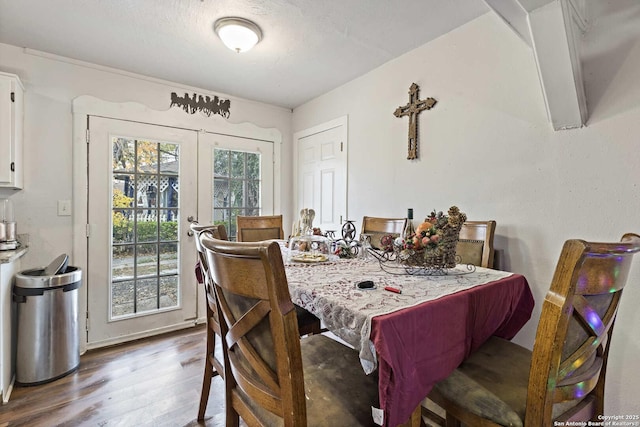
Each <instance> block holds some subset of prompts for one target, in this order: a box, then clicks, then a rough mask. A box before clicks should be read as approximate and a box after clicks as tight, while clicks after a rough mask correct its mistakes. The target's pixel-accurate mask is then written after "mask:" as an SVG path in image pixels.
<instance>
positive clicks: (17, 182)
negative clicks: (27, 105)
mask: <svg viewBox="0 0 640 427" xmlns="http://www.w3.org/2000/svg"><path fill="white" fill-rule="evenodd" d="M22 114H23V88H22V83H21V82H20V79H18V77H17V76H14V75H12V74H6V73H0V187H10V188H22V125H23V116H22Z"/></svg>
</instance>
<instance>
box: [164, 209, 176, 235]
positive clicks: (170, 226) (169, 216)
mask: <svg viewBox="0 0 640 427" xmlns="http://www.w3.org/2000/svg"><path fill="white" fill-rule="evenodd" d="M160 240H164V241H166V240H178V211H177V210H167V211H165V210H162V211H160Z"/></svg>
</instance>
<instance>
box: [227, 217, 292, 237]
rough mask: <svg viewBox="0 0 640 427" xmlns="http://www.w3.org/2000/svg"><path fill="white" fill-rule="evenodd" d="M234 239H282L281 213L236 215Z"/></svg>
mask: <svg viewBox="0 0 640 427" xmlns="http://www.w3.org/2000/svg"><path fill="white" fill-rule="evenodd" d="M236 227H237V228H236V241H238V242H260V241H262V240H271V239H280V240H282V239H284V229H283V228H282V215H262V216H240V215H239V216H237V217H236Z"/></svg>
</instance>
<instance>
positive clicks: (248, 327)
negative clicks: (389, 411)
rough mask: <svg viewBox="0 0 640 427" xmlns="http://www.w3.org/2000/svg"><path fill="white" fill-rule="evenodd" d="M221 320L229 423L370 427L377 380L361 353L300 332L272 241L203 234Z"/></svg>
mask: <svg viewBox="0 0 640 427" xmlns="http://www.w3.org/2000/svg"><path fill="white" fill-rule="evenodd" d="M202 244H203V246H204V247H205V249H206V251H207V257H208V261H209V265H210V266H211V277H212V282H213V283H214V287H215V292H216V298H217V301H218V307H219V308H220V313H221V319H222V323H221V326H222V333H223V337H224V343H225V344H224V346H223V347H224V351H225V362H228V364H227V366H226V368H227V370H226V372H225V395H226V411H227V412H226V416H227V419H226V422H227V424H226V425H227V426H238V425H239V417H241V418H242V419H243V420H244V421H245V423H246V424H247V425H248V426H258V425H261V426H275V425H284V426H307V425H309V426H336V425H342V426H374V425H375V424H374V423H373V420H372V416H371V406H372V405H373V406H378V405H379V403H378V382H377V379H376V377H375V376H373V375H371V376H367V375H365V373H364V371H363V369H362V367H361V366H360V359H359V357H358V352H357V351H355V350H353V349H351V348H349V347H347V346H344V345H343V344H341V343H339V342H337V341H334V340H332V339H331V338H328V337H326V336H324V335H321V334H319V335H312V336H310V337H307V338H305V339H302V340H301V339H300V338H299V331H298V324H297V322H296V314H295V309H294V306H293V303H292V302H291V296H290V294H289V289H288V284H287V278H286V275H285V269H284V263H283V260H282V256H281V251H280V248H279V245H278V243H277V242H273V241H263V242H255V243H243V242H225V241H222V240H216V239H210V238H207V237H203V239H202Z"/></svg>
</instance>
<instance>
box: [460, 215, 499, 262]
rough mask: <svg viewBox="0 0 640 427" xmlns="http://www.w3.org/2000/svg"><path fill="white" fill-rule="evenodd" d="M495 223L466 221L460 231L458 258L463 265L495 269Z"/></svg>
mask: <svg viewBox="0 0 640 427" xmlns="http://www.w3.org/2000/svg"><path fill="white" fill-rule="evenodd" d="M495 231H496V222H495V221H466V222H465V223H464V224H462V228H461V229H460V239H459V240H458V245H457V246H456V256H459V257H460V259H461V261H460V263H462V264H472V265H475V266H477V267H487V268H493V267H494V265H493V257H494V253H495V251H494V249H493V236H494V234H495Z"/></svg>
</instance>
